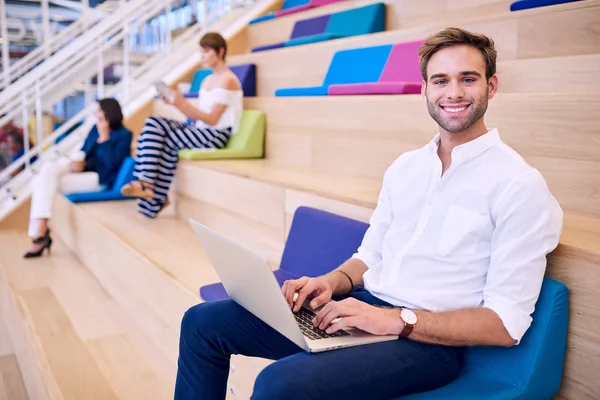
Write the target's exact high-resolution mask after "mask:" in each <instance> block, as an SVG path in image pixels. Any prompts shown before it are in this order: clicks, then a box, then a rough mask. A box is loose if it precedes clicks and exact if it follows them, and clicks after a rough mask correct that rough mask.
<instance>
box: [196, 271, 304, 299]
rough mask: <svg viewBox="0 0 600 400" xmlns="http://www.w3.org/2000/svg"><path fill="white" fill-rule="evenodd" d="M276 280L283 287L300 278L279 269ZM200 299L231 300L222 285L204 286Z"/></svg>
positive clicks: (275, 273) (201, 289)
mask: <svg viewBox="0 0 600 400" xmlns="http://www.w3.org/2000/svg"><path fill="white" fill-rule="evenodd" d="M273 274H274V275H275V278H277V282H278V283H279V286H283V282H285V281H287V280H288V279H298V278H300V277H299V276H296V275H292V274H290V273H289V272H287V271H285V270H283V269H278V270H277V271H273ZM200 297H201V298H202V300H204V301H217V300H225V299H228V298H229V295H228V294H227V291H226V290H225V287H224V286H223V284H222V283H213V284H212V285H206V286H202V287H201V288H200Z"/></svg>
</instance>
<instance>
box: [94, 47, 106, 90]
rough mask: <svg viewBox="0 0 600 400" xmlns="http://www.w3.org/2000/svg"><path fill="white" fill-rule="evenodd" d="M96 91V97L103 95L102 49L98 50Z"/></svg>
mask: <svg viewBox="0 0 600 400" xmlns="http://www.w3.org/2000/svg"><path fill="white" fill-rule="evenodd" d="M96 93H97V96H98V99H101V98H103V97H104V61H103V59H102V50H101V51H99V52H98V79H96Z"/></svg>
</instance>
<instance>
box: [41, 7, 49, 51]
mask: <svg viewBox="0 0 600 400" xmlns="http://www.w3.org/2000/svg"><path fill="white" fill-rule="evenodd" d="M41 6H42V32H43V35H42V37H43V39H42V40H43V44H42V45H43V46H44V56H45V57H46V58H48V57H50V53H51V49H50V8H49V5H48V0H42V2H41Z"/></svg>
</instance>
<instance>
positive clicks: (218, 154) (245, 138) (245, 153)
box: [179, 110, 266, 160]
mask: <svg viewBox="0 0 600 400" xmlns="http://www.w3.org/2000/svg"><path fill="white" fill-rule="evenodd" d="M265 129H266V122H265V113H264V112H262V111H259V110H244V113H243V114H242V120H241V121H240V126H239V127H238V130H237V132H236V133H235V135H232V136H231V138H230V139H229V141H228V142H227V146H226V147H225V148H223V149H216V150H213V149H186V150H181V151H180V152H179V158H182V159H185V160H209V159H223V158H262V157H263V156H264V144H265Z"/></svg>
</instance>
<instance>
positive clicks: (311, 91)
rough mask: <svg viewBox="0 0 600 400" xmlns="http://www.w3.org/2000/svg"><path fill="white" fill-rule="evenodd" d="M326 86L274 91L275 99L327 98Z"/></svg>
mask: <svg viewBox="0 0 600 400" xmlns="http://www.w3.org/2000/svg"><path fill="white" fill-rule="evenodd" d="M327 88H328V87H327V86H313V87H304V88H283V89H277V90H276V91H275V96H277V97H290V96H327Z"/></svg>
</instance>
